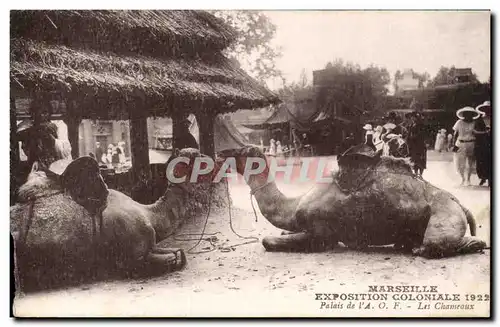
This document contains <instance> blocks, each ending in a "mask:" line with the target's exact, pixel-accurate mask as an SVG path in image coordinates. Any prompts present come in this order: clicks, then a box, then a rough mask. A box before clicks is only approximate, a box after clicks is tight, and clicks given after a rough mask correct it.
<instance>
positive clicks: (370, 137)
mask: <svg viewBox="0 0 500 327" xmlns="http://www.w3.org/2000/svg"><path fill="white" fill-rule="evenodd" d="M406 117H407V118H408V119H409V123H408V124H407V126H406V127H405V126H403V125H402V124H401V123H400V122H399V120H398V117H397V115H396V114H395V113H394V112H391V113H389V115H387V116H386V117H384V121H385V124H384V125H378V126H376V127H375V129H373V126H372V125H371V124H366V125H365V126H363V129H364V130H365V131H366V132H365V144H367V145H368V146H370V147H372V148H373V150H374V151H381V152H382V154H383V155H390V156H393V157H407V156H410V157H411V158H412V160H413V162H414V169H415V173H416V174H417V175H421V174H422V172H423V170H424V169H425V162H426V154H425V150H424V149H425V143H424V138H422V135H421V132H422V130H423V128H421V120H420V118H421V117H420V114H419V113H417V112H412V113H410V114H407V115H406ZM420 140H421V141H422V142H420Z"/></svg>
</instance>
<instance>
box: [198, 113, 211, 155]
mask: <svg viewBox="0 0 500 327" xmlns="http://www.w3.org/2000/svg"><path fill="white" fill-rule="evenodd" d="M195 115H196V120H197V121H198V127H199V130H200V151H201V153H203V154H206V155H207V156H210V157H212V158H215V140H214V124H215V115H214V114H211V113H207V112H206V111H204V110H200V111H198V112H197V113H196V114H195Z"/></svg>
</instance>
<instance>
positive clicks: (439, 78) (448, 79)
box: [429, 66, 479, 86]
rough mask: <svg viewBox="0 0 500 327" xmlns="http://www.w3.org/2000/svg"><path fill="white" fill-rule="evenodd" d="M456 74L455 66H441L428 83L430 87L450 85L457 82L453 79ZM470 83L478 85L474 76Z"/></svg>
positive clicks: (474, 75) (473, 75)
mask: <svg viewBox="0 0 500 327" xmlns="http://www.w3.org/2000/svg"><path fill="white" fill-rule="evenodd" d="M456 72H457V68H455V66H451V67H445V66H441V67H440V68H439V71H438V72H437V74H436V76H434V78H433V79H432V80H431V82H430V83H429V85H430V86H438V85H450V84H455V83H456V82H457V81H456V79H455V76H456ZM470 82H473V83H478V82H479V80H478V79H477V76H476V74H472V76H471V80H470Z"/></svg>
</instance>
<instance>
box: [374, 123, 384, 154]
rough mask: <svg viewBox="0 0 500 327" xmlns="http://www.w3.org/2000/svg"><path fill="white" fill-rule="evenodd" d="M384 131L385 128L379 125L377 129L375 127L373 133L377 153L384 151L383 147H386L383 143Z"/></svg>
mask: <svg viewBox="0 0 500 327" xmlns="http://www.w3.org/2000/svg"><path fill="white" fill-rule="evenodd" d="M382 130H383V127H382V126H380V125H377V127H375V132H374V133H373V145H375V148H376V151H380V150H382V147H383V146H384V142H383V141H382Z"/></svg>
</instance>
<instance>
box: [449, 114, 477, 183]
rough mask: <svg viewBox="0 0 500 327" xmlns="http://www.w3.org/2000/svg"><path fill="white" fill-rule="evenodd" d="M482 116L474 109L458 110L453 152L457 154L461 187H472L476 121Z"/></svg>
mask: <svg viewBox="0 0 500 327" xmlns="http://www.w3.org/2000/svg"><path fill="white" fill-rule="evenodd" d="M479 116H480V114H479V113H478V112H477V111H476V109H474V108H472V107H464V108H462V109H459V110H457V117H458V118H459V119H458V120H457V122H456V123H455V125H454V126H453V130H454V131H455V134H454V137H453V142H454V144H455V146H454V147H453V152H455V164H456V167H457V170H458V173H459V174H460V177H461V178H462V181H461V183H460V185H463V184H465V185H467V186H469V185H470V177H471V175H472V170H473V168H474V161H475V158H474V142H475V139H476V137H475V135H474V126H475V122H474V120H475V119H477V118H478V117H479Z"/></svg>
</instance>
